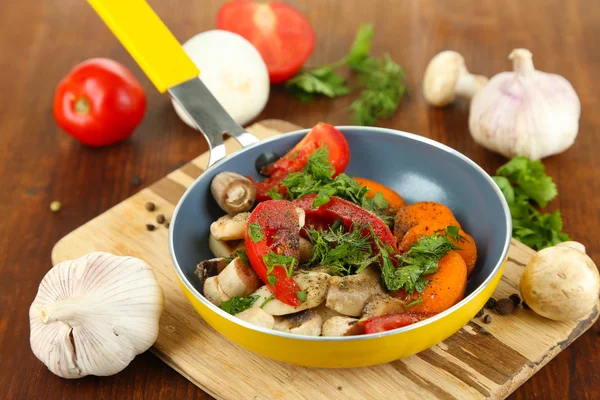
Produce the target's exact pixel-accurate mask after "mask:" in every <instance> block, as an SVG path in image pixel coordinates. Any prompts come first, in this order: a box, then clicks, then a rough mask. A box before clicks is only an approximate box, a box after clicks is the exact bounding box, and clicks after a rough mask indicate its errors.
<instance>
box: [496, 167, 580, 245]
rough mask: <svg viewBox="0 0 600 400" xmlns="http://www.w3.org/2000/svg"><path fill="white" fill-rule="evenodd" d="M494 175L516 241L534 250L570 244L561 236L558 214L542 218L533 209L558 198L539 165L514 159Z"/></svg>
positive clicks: (568, 238) (546, 215) (566, 236)
mask: <svg viewBox="0 0 600 400" xmlns="http://www.w3.org/2000/svg"><path fill="white" fill-rule="evenodd" d="M497 174H498V176H494V177H493V179H494V181H495V182H496V184H497V185H498V187H499V188H500V190H501V191H502V193H503V194H504V197H505V198H506V202H507V203H508V207H509V209H510V214H511V216H512V224H513V231H512V236H513V237H514V238H515V239H517V240H519V241H520V242H522V243H524V244H526V245H527V246H529V247H531V248H533V249H535V250H541V249H543V248H545V247H549V246H554V245H556V244H558V243H561V242H565V241H568V240H571V238H570V237H569V235H567V234H566V233H564V232H562V228H563V222H562V218H561V215H560V211H558V210H556V211H554V212H553V213H547V214H545V213H542V212H540V211H538V210H537V209H536V207H535V206H536V205H537V206H539V207H545V206H546V205H547V204H548V202H550V201H551V200H552V199H554V198H555V197H556V195H557V190H556V185H555V184H554V182H553V181H552V178H551V177H549V176H548V175H546V172H545V168H544V164H542V162H541V161H531V160H529V159H528V158H526V157H515V158H513V159H512V160H510V161H509V162H508V163H506V164H504V165H503V166H501V167H500V168H498V171H497Z"/></svg>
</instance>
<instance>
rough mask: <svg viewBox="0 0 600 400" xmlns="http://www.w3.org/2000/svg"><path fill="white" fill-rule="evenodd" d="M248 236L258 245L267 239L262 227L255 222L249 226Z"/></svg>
mask: <svg viewBox="0 0 600 400" xmlns="http://www.w3.org/2000/svg"><path fill="white" fill-rule="evenodd" d="M248 236H250V240H252V241H253V242H254V243H258V242H260V241H261V240H263V239H264V238H265V235H264V234H263V233H262V226H260V224H259V223H258V222H253V223H251V224H250V225H248Z"/></svg>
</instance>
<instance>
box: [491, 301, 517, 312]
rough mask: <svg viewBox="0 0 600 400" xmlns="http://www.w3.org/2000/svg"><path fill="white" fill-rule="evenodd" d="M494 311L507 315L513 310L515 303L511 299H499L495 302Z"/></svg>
mask: <svg viewBox="0 0 600 400" xmlns="http://www.w3.org/2000/svg"><path fill="white" fill-rule="evenodd" d="M496 311H497V312H498V314H500V315H509V314H512V313H513V311H515V303H513V301H512V300H511V299H500V300H498V301H497V302H496Z"/></svg>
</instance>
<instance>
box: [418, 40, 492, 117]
mask: <svg viewBox="0 0 600 400" xmlns="http://www.w3.org/2000/svg"><path fill="white" fill-rule="evenodd" d="M487 82H488V78H486V77H485V76H483V75H473V74H471V73H469V71H468V70H467V67H466V66H465V59H464V58H463V56H461V55H460V54H459V53H457V52H456V51H452V50H446V51H442V52H441V53H439V54H437V55H436V56H435V57H433V58H432V59H431V61H429V64H428V65H427V69H425V75H424V77H423V95H424V96H425V100H426V101H427V103H429V104H430V105H432V106H436V107H443V106H446V105H448V104H450V103H452V102H453V101H454V99H455V98H456V97H462V98H466V99H471V98H472V97H473V96H474V95H475V93H477V92H478V91H479V90H480V89H481V88H483V87H484V86H485V85H486V84H487Z"/></svg>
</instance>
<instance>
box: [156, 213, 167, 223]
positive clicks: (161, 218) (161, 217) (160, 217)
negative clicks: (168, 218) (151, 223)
mask: <svg viewBox="0 0 600 400" xmlns="http://www.w3.org/2000/svg"><path fill="white" fill-rule="evenodd" d="M156 222H158V223H159V224H162V223H164V222H165V216H164V215H163V214H158V215H157V216H156Z"/></svg>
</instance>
